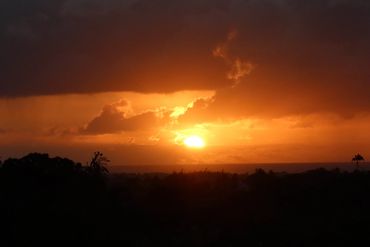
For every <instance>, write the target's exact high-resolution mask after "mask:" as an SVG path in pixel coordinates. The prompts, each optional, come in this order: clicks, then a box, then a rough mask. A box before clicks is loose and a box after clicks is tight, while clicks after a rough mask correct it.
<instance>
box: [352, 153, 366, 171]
mask: <svg viewBox="0 0 370 247" xmlns="http://www.w3.org/2000/svg"><path fill="white" fill-rule="evenodd" d="M364 160H365V159H364V157H362V155H361V154H359V153H358V154H356V155H355V156H354V157H353V158H352V162H356V167H357V168H359V162H361V161H364Z"/></svg>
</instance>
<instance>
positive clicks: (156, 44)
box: [0, 0, 370, 165]
mask: <svg viewBox="0 0 370 247" xmlns="http://www.w3.org/2000/svg"><path fill="white" fill-rule="evenodd" d="M0 3H1V6H2V7H1V9H0V156H1V157H2V158H7V157H19V156H22V155H25V154H27V153H29V152H48V153H50V154H52V155H59V156H66V157H70V158H73V159H76V160H78V161H86V160H88V159H89V157H90V155H91V153H92V152H93V151H96V150H100V151H102V152H103V153H105V154H106V156H108V158H110V159H111V161H112V164H113V165H139V164H198V163H202V164H231V163H274V162H279V163H280V162H334V161H342V162H345V161H350V160H351V158H352V156H353V155H354V154H356V153H358V152H360V153H361V154H363V155H364V156H365V158H366V157H370V131H369V130H370V127H369V126H370V70H369V66H370V46H369V44H370V2H369V1H367V0H310V1H306V0H187V1H182V0H104V1H102V0H101V1H99V0H55V1H49V0H32V1H20V0H19V1H14V0H0ZM192 136H197V137H199V138H201V139H202V140H203V141H204V143H205V146H204V147H203V148H191V147H188V146H186V145H184V141H185V140H186V139H187V138H189V137H192Z"/></svg>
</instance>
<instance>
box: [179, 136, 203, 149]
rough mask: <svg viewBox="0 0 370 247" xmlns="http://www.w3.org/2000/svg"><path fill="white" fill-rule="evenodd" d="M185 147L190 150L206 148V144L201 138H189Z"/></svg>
mask: <svg viewBox="0 0 370 247" xmlns="http://www.w3.org/2000/svg"><path fill="white" fill-rule="evenodd" d="M184 144H185V146H187V147H189V148H204V147H205V145H206V143H205V142H204V140H203V139H202V138H201V137H199V136H189V137H187V138H185V139H184Z"/></svg>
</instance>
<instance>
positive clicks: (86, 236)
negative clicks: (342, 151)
mask: <svg viewBox="0 0 370 247" xmlns="http://www.w3.org/2000/svg"><path fill="white" fill-rule="evenodd" d="M107 162H108V161H107V159H106V158H104V155H103V154H101V153H100V152H96V153H94V155H93V158H92V160H91V161H90V162H89V163H88V164H87V166H82V165H81V164H80V163H76V162H74V161H72V160H69V159H65V158H59V157H55V158H51V157H49V155H47V154H38V153H33V154H29V155H27V156H25V157H23V158H20V159H7V160H5V161H4V162H3V164H2V166H0V201H1V203H0V217H1V221H0V228H1V229H0V246H16V245H21V246H40V245H41V246H42V245H48V246H50V245H51V246H71V245H72V246H89V245H101V246H117V245H123V246H241V245H244V246H273V247H280V246H281V247H282V246H305V247H306V246H367V245H369V244H370V237H369V235H368V234H367V233H368V230H369V229H370V212H369V210H368V208H370V198H369V197H368V194H369V193H370V173H369V172H367V171H356V172H343V171H340V170H339V169H336V170H332V171H329V170H326V169H316V170H312V171H307V172H304V173H297V174H289V173H275V172H266V171H264V170H261V169H259V170H256V172H255V173H252V174H229V173H225V172H209V171H202V172H194V173H183V172H181V173H172V174H125V173H122V174H115V173H107V170H106V169H107V168H106V165H107ZM104 168H105V169H104Z"/></svg>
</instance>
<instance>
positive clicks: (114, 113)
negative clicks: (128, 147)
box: [81, 101, 164, 135]
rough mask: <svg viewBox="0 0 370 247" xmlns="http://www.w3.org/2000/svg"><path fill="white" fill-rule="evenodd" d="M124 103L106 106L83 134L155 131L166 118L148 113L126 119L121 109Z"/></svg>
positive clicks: (151, 112)
mask: <svg viewBox="0 0 370 247" xmlns="http://www.w3.org/2000/svg"><path fill="white" fill-rule="evenodd" d="M122 102H124V101H120V102H119V103H115V104H111V105H106V106H105V107H104V108H103V110H102V112H101V113H100V115H99V116H97V117H95V118H94V119H93V120H91V121H90V122H89V123H88V124H87V126H86V127H85V128H83V129H82V130H81V133H82V134H93V135H95V134H112V133H119V132H130V131H145V130H150V129H155V128H156V127H158V126H159V124H160V123H161V122H163V121H164V118H163V117H161V116H160V115H159V113H156V112H153V111H147V112H144V113H141V114H138V115H135V116H132V117H125V113H124V112H123V111H121V110H120V109H119V107H120V106H122Z"/></svg>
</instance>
